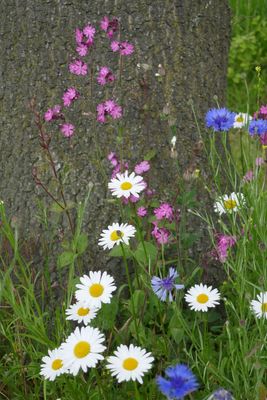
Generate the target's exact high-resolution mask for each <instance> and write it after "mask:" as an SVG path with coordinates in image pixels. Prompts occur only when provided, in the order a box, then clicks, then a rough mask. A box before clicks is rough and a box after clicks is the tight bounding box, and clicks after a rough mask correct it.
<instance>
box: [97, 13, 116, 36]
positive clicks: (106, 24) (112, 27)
mask: <svg viewBox="0 0 267 400" xmlns="http://www.w3.org/2000/svg"><path fill="white" fill-rule="evenodd" d="M100 27H101V29H102V30H103V31H105V32H106V33H107V36H108V38H109V39H111V38H112V36H113V35H114V33H115V32H116V31H117V30H118V28H119V21H118V19H117V18H115V17H113V18H112V20H111V21H110V20H109V18H108V17H107V16H105V17H104V18H103V19H102V21H101V22H100Z"/></svg>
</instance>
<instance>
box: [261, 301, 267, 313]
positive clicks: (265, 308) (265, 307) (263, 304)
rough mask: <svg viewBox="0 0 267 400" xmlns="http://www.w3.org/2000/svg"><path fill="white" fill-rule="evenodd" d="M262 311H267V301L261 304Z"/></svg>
mask: <svg viewBox="0 0 267 400" xmlns="http://www.w3.org/2000/svg"><path fill="white" fill-rule="evenodd" d="M261 311H262V312H266V313H267V303H262V305H261Z"/></svg>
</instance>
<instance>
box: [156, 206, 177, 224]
mask: <svg viewBox="0 0 267 400" xmlns="http://www.w3.org/2000/svg"><path fill="white" fill-rule="evenodd" d="M154 214H155V215H156V218H157V219H158V220H162V219H164V218H167V219H168V220H169V221H172V220H173V208H172V206H171V205H170V204H169V203H162V204H161V205H160V206H159V207H158V208H155V210H154Z"/></svg>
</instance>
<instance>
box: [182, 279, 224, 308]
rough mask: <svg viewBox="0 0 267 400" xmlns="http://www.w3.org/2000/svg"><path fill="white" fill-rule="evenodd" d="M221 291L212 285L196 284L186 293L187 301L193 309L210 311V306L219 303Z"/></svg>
mask: <svg viewBox="0 0 267 400" xmlns="http://www.w3.org/2000/svg"><path fill="white" fill-rule="evenodd" d="M218 300H220V293H219V292H218V290H217V289H212V287H211V286H209V287H208V286H207V285H203V284H202V283H201V284H200V285H195V286H193V287H191V288H190V289H189V291H188V292H187V294H186V295H185V301H186V302H187V303H188V304H189V307H190V308H191V310H194V311H205V312H206V311H208V308H211V307H215V306H216V305H217V304H219V301H218Z"/></svg>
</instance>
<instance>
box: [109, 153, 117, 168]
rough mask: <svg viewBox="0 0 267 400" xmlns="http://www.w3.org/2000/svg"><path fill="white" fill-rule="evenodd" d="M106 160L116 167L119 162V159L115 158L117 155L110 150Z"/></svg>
mask: <svg viewBox="0 0 267 400" xmlns="http://www.w3.org/2000/svg"><path fill="white" fill-rule="evenodd" d="M108 160H109V161H110V162H111V165H112V166H113V167H116V166H117V165H118V164H119V160H118V158H117V155H116V153H114V152H111V153H109V154H108Z"/></svg>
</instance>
